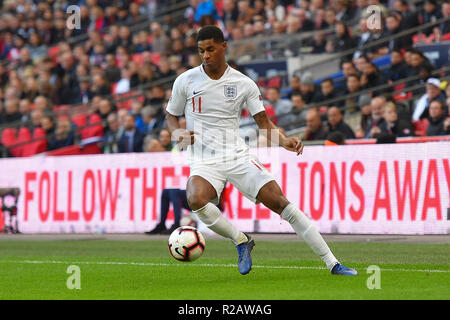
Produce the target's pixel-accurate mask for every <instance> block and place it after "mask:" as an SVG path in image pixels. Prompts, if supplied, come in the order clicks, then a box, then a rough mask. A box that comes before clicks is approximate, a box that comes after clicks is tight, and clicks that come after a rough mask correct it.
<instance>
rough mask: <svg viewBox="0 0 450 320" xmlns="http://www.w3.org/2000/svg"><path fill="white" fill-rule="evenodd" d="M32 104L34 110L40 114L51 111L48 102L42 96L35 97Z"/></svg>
mask: <svg viewBox="0 0 450 320" xmlns="http://www.w3.org/2000/svg"><path fill="white" fill-rule="evenodd" d="M33 104H34V105H35V108H36V109H39V110H41V111H42V112H46V111H51V108H52V106H51V103H50V101H49V100H48V99H47V98H46V97H44V96H37V97H36V98H35V99H34V100H33Z"/></svg>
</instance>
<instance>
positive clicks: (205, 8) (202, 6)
mask: <svg viewBox="0 0 450 320" xmlns="http://www.w3.org/2000/svg"><path fill="white" fill-rule="evenodd" d="M206 15H210V16H212V17H213V18H214V20H216V21H217V20H218V19H219V16H218V14H217V9H216V6H215V5H214V1H213V0H203V1H200V2H199V3H198V5H197V8H196V10H195V15H194V22H195V23H199V22H200V20H201V19H202V17H203V16H206Z"/></svg>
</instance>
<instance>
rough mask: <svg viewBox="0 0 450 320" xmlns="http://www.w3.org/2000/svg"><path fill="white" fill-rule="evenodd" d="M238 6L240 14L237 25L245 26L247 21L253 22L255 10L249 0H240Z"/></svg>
mask: <svg viewBox="0 0 450 320" xmlns="http://www.w3.org/2000/svg"><path fill="white" fill-rule="evenodd" d="M210 1H211V0H210ZM237 7H238V13H239V14H238V18H237V21H236V23H237V26H239V27H243V26H244V25H245V24H246V23H249V22H251V20H252V18H253V16H254V14H255V10H254V9H253V8H252V7H251V6H250V1H249V0H238V2H237Z"/></svg>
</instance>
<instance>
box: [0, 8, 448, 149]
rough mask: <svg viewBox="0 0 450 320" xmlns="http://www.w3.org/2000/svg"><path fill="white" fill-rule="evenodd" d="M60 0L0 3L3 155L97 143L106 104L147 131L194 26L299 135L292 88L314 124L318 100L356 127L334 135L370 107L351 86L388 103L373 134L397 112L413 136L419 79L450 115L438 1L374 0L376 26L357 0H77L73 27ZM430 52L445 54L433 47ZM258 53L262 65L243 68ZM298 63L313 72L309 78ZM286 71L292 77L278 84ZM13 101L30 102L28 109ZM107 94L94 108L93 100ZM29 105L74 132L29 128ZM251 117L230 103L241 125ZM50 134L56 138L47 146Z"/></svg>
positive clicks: (192, 47)
mask: <svg viewBox="0 0 450 320" xmlns="http://www.w3.org/2000/svg"><path fill="white" fill-rule="evenodd" d="M70 3H71V2H70V1H56V2H55V1H32V0H24V1H18V2H14V1H4V2H3V6H2V8H1V11H0V16H1V19H0V55H1V64H0V131H1V145H0V148H1V155H2V156H3V157H11V156H12V157H21V156H32V155H36V154H41V153H45V152H47V153H46V154H51V155H59V154H77V153H89V152H92V153H100V152H102V151H101V150H102V148H101V145H102V143H103V137H105V136H107V135H108V133H109V132H110V131H111V128H109V125H108V121H107V118H108V116H109V115H110V114H115V115H116V116H117V119H118V123H119V134H122V133H123V125H124V123H123V121H124V115H126V114H127V113H131V114H133V115H134V117H135V119H136V126H137V127H138V128H140V129H141V130H143V131H145V132H144V134H145V135H146V136H151V137H153V138H156V139H158V136H159V130H160V128H162V127H164V124H163V123H162V124H161V121H163V120H161V119H163V115H164V107H165V105H166V103H167V101H168V98H169V97H170V94H171V85H172V83H173V81H174V79H175V77H176V76H177V75H178V74H180V73H182V72H184V71H186V70H187V69H189V68H192V67H195V66H198V65H199V64H200V61H199V58H198V56H197V50H196V41H195V32H196V30H197V29H198V28H199V27H201V26H203V25H205V24H216V25H218V26H219V27H220V28H222V30H223V31H224V33H225V35H226V37H227V41H228V47H229V49H228V55H229V58H233V59H234V60H235V61H233V63H234V64H233V66H234V67H235V68H238V69H239V70H241V71H242V72H244V73H246V74H248V75H249V76H251V77H252V78H253V79H254V80H255V81H256V82H257V84H258V85H259V87H260V89H261V92H262V94H263V96H264V98H267V96H266V93H267V90H268V89H269V88H272V87H275V88H278V90H279V92H280V94H281V99H282V100H283V104H284V105H286V106H287V107H286V108H287V109H283V110H284V111H283V112H282V113H279V112H278V111H277V110H276V108H275V106H273V105H272V104H271V103H270V102H269V101H268V100H266V99H265V102H266V110H267V112H268V114H269V116H271V118H272V119H273V121H274V122H275V123H277V124H278V125H280V126H281V127H282V128H283V129H284V130H286V133H287V134H289V135H299V136H300V137H302V135H303V133H304V132H305V129H306V127H305V122H304V117H297V116H295V115H297V114H300V113H301V112H302V110H299V107H298V106H297V107H294V105H293V103H292V101H291V100H290V97H291V95H292V92H293V91H300V93H301V95H302V97H303V100H305V102H306V103H305V105H304V106H303V109H304V110H308V109H311V108H317V109H318V110H319V114H320V116H321V120H323V122H324V123H323V124H324V127H327V121H326V117H327V110H328V109H329V108H330V107H332V106H336V107H338V108H339V109H340V111H341V113H342V114H343V116H344V118H343V121H344V122H345V123H346V124H347V125H349V126H350V127H351V129H352V130H353V131H354V132H355V133H356V139H347V140H346V141H347V144H352V143H354V142H352V141H353V140H358V138H359V139H361V137H364V136H365V134H366V132H367V130H368V129H367V128H366V127H365V124H366V123H367V121H368V120H370V118H371V117H372V111H371V108H372V106H371V105H370V103H369V104H366V105H360V104H359V103H358V98H359V97H361V96H362V95H368V96H369V97H370V98H374V97H376V96H377V95H383V96H386V104H387V103H392V104H394V105H395V106H396V110H397V117H398V119H397V120H395V121H394V122H389V125H384V126H380V127H379V128H378V129H379V131H380V132H385V131H386V132H391V131H393V130H392V129H393V128H394V129H395V126H396V125H397V124H398V121H399V120H402V121H409V122H410V123H411V125H412V127H413V128H414V132H411V135H410V136H411V138H410V139H416V138H413V137H420V138H421V139H424V140H420V141H425V140H426V139H425V136H426V129H427V124H428V123H429V120H428V119H427V118H424V119H420V120H414V119H412V114H413V112H414V110H415V107H416V104H417V102H418V100H419V99H420V98H421V97H424V96H426V95H427V94H428V91H427V90H431V89H427V87H428V86H429V84H427V81H428V79H430V78H432V79H437V81H438V83H439V88H438V89H439V99H441V100H442V101H443V102H444V103H445V106H446V108H445V110H444V114H445V116H447V117H448V116H449V108H450V103H449V102H450V100H449V96H450V85H448V82H449V78H450V76H449V75H450V65H449V60H450V59H449V58H448V51H449V50H448V46H449V40H450V4H449V2H448V0H443V1H437V4H436V6H434V8H433V10H431V9H430V6H425V5H424V2H423V1H416V0H411V1H406V0H394V1H389V2H387V1H381V2H380V3H379V4H378V5H379V6H380V8H382V10H381V13H382V15H381V20H380V21H381V24H380V25H379V26H377V27H376V28H373V27H372V26H370V25H368V21H369V19H368V18H369V17H370V14H369V13H368V12H367V11H366V9H367V7H368V5H369V2H366V1H335V0H328V1H311V2H308V1H288V0H286V1H278V2H277V1H270V5H267V6H265V7H264V6H263V7H261V6H259V5H257V2H256V1H255V2H254V1H243V0H230V1H225V0H218V1H211V0H206V1H193V2H188V1H178V0H171V1H164V2H154V1H144V0H135V1H118V2H117V3H116V1H113V2H107V1H87V2H83V4H82V5H81V6H80V28H75V29H69V28H66V24H65V22H67V18H68V16H69V14H68V13H67V11H66V9H67V7H68V5H69V4H70ZM248 4H250V5H249V6H248ZM273 4H274V5H275V6H273ZM300 4H301V5H300ZM343 4H344V7H342V5H343ZM430 10H431V11H430ZM239 13H241V14H239ZM430 48H431V49H430ZM430 50H431V51H430ZM439 50H441V51H439ZM436 51H439V52H445V51H446V52H447V55H446V56H445V55H444V54H442V55H443V57H440V59H436V57H435V56H436V53H435V52H436ZM292 59H298V60H297V61H301V63H300V64H299V68H295V70H292V67H290V68H289V69H290V70H286V69H285V70H277V69H276V68H275V70H273V68H274V67H273V63H275V62H279V61H283V62H284V63H285V64H288V63H287V61H292ZM231 63H232V61H230V64H231ZM257 63H260V64H261V67H260V68H262V69H264V70H270V72H269V71H268V72H266V73H265V74H262V73H258V72H255V68H256V67H255V65H256V64H257ZM344 65H345V66H344ZM349 70H350V71H349ZM306 73H310V74H311V75H312V77H309V78H308V81H306V78H305V74H306ZM350 74H355V75H356V78H355V77H354V79H355V81H356V82H355V83H353V84H352V83H349V81H348V78H349V76H350ZM294 76H296V77H297V79H298V80H299V81H298V83H297V84H296V85H295V86H292V87H291V85H290V83H291V79H292V78H293V77H294ZM350 77H351V76H350ZM302 78H303V83H301V79H302ZM311 79H312V82H313V83H312V84H310V80H311ZM327 79H331V80H332V84H333V87H334V89H333V94H332V95H330V94H324V92H322V91H321V90H322V88H321V84H322V82H323V81H325V80H327ZM307 87H309V89H308V88H307ZM325 90H326V89H325ZM425 98H428V96H426V97H425ZM428 100H430V99H428ZM428 100H427V105H428V104H429V103H430V101H428ZM22 101H25V102H23V103H22ZM26 101H30V102H31V104H29V108H27V107H26V105H28V103H26ZM104 101H107V102H104ZM102 103H103V104H102ZM108 104H109V105H110V107H105V108H106V109H104V110H103V111H102V108H103V107H102V105H108ZM22 105H23V107H22ZM383 108H384V106H383ZM144 109H145V112H144ZM35 110H38V112H35ZM38 113H41V117H42V115H48V116H51V117H52V118H53V119H55V128H58V124H59V123H60V125H59V126H60V127H61V128H62V127H64V122H65V121H69V123H70V126H69V128H67V129H66V131H67V135H69V136H70V135H72V134H73V138H70V139H69V138H68V136H67V135H65V134H62V136H64V137H66V138H67V139H66V140H65V142H64V143H62V144H59V143H57V144H55V143H53V142H54V141H55V139H56V140H57V141H60V140H61V139H60V138H61V137H56V130H54V131H50V132H45V131H44V130H43V129H42V125H41V123H40V121H42V120H40V119H39V118H38V115H37V114H38ZM144 113H145V115H144ZM33 114H35V119H33ZM292 115H294V117H292ZM382 117H384V114H382ZM292 119H294V120H295V121H291V120H292ZM156 124H157V125H156ZM252 125H254V124H252V121H251V119H250V120H249V119H248V115H246V113H245V112H243V113H242V122H241V126H242V131H243V132H245V130H246V129H247V128H249V127H250V126H252ZM61 130H63V129H61ZM444 130H447V131H446V132H447V134H448V135H450V120H449V119H447V120H445V121H444ZM444 138H445V136H441V139H444ZM58 139H59V140H58ZM52 141H53V142H52ZM68 141H69V142H68ZM360 141H361V142H364V141H369V140H366V139H361V140H360ZM403 141H406V140H405V138H402V139H397V142H403ZM414 141H417V140H414ZM311 143H323V141H316V142H314V141H313V142H311ZM355 143H359V142H355ZM67 144H69V145H67ZM52 146H53V147H52ZM54 146H57V147H58V146H61V147H60V148H59V149H56V150H50V149H52V148H54Z"/></svg>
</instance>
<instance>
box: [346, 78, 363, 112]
mask: <svg viewBox="0 0 450 320" xmlns="http://www.w3.org/2000/svg"><path fill="white" fill-rule="evenodd" d="M360 90H361V82H360V80H359V76H358V75H357V74H350V75H348V77H347V82H346V89H345V91H344V95H349V94H355V93H356V92H358V91H360ZM345 108H346V113H355V112H357V111H358V96H354V97H349V98H347V99H346V100H345Z"/></svg>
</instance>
